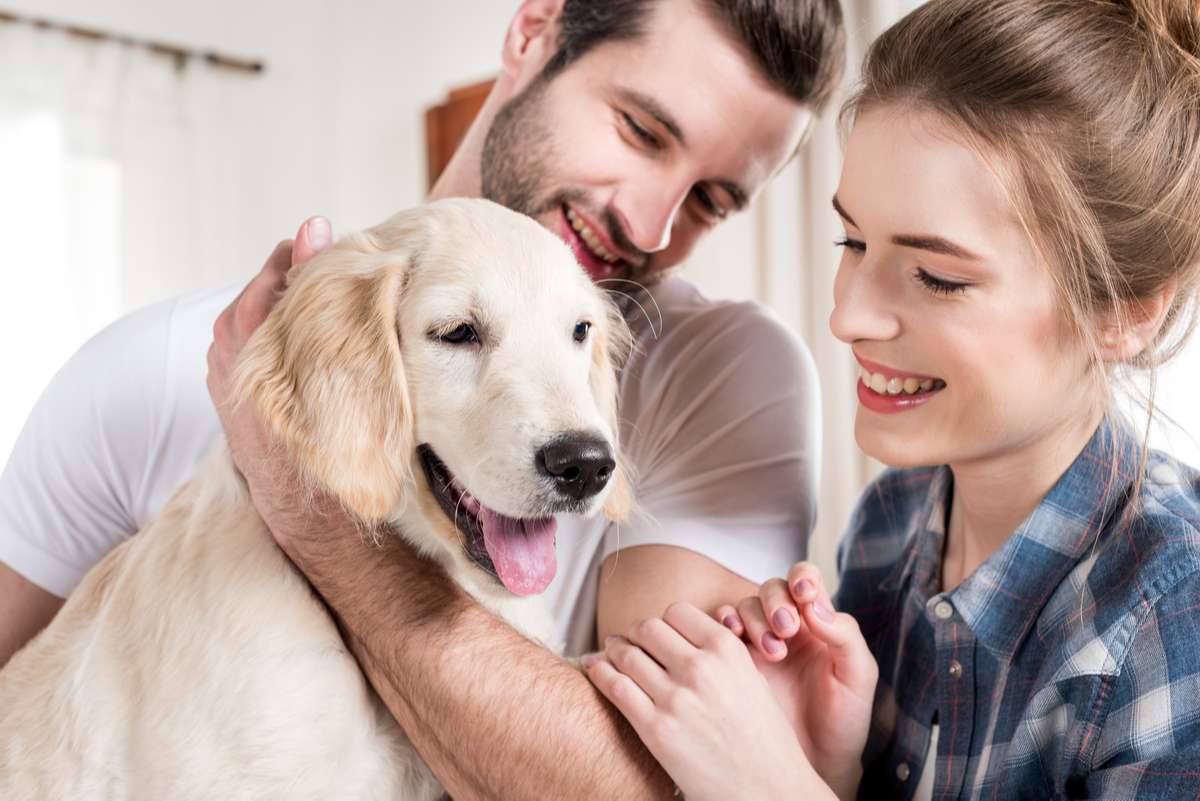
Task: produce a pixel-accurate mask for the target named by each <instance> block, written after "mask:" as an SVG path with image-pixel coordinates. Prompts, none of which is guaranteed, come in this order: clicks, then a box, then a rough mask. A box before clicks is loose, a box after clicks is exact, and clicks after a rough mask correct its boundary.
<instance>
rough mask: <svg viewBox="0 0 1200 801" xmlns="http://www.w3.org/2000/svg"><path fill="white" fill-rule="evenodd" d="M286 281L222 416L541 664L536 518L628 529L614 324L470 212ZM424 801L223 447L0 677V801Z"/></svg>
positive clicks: (543, 235) (415, 214) (587, 291)
mask: <svg viewBox="0 0 1200 801" xmlns="http://www.w3.org/2000/svg"><path fill="white" fill-rule="evenodd" d="M293 273H295V275H294V276H291V277H290V279H289V285H288V287H287V289H286V290H285V292H284V293H283V295H282V297H281V298H280V300H279V302H278V303H277V304H276V306H275V308H274V309H273V310H272V312H271V314H270V315H269V316H268V318H267V319H266V321H265V322H264V323H263V325H262V326H261V327H260V328H259V330H258V331H256V332H255V334H254V335H253V336H252V337H251V339H250V340H249V341H248V342H247V344H246V346H245V348H244V349H243V352H242V354H241V355H240V357H239V360H238V363H237V367H236V369H235V375H234V386H235V391H234V394H235V397H236V398H239V399H242V402H246V403H251V404H253V408H255V409H256V411H257V413H258V415H259V417H260V418H261V419H262V420H263V422H264V424H265V425H266V426H267V427H268V428H269V430H270V431H272V432H273V434H274V436H275V438H276V440H277V441H278V442H279V443H281V445H282V447H283V448H284V449H286V452H287V455H288V457H289V458H290V459H291V460H292V461H293V463H294V464H296V465H297V466H298V467H299V468H300V471H301V473H302V474H303V476H304V477H305V480H306V481H307V482H310V483H311V487H312V488H318V489H320V490H321V491H323V492H325V493H328V494H330V495H332V496H333V497H335V498H336V499H337V500H338V501H340V502H341V504H342V505H343V506H344V507H345V509H346V510H348V511H349V512H350V514H351V515H352V516H353V517H354V518H355V519H356V520H358V521H360V522H361V523H362V526H363V530H364V532H368V531H370V532H378V531H381V530H382V531H386V532H395V535H396V536H401V537H404V538H405V539H406V540H407V541H408V543H409V544H410V545H411V546H412V547H413V548H414V549H416V550H417V551H419V552H420V553H422V554H424V555H425V556H427V557H428V558H430V559H432V560H435V561H436V562H437V563H439V564H440V565H441V566H442V567H443V568H444V569H445V571H446V573H447V574H448V575H449V576H450V577H451V578H452V579H453V580H454V581H456V582H458V583H459V584H460V585H461V586H462V587H463V588H464V589H465V590H466V591H467V592H469V593H470V594H471V595H472V596H474V597H475V598H476V599H477V600H478V601H479V603H481V604H482V605H484V606H485V607H487V608H489V609H490V610H492V611H493V612H495V613H496V614H497V615H499V616H501V617H503V618H504V619H505V620H507V621H508V622H509V623H510V624H512V625H513V626H514V627H515V628H516V629H517V630H519V631H521V632H523V633H524V634H525V635H527V636H529V637H530V638H532V639H535V640H538V641H541V642H545V640H546V638H547V637H548V636H549V632H550V630H551V628H550V620H549V615H548V613H547V612H546V611H545V609H544V607H543V606H542V605H541V604H540V601H539V599H538V597H537V595H538V593H540V592H541V591H542V590H544V589H545V588H546V586H547V585H548V584H549V582H550V580H551V579H552V578H553V576H554V571H555V566H556V562H555V554H554V535H555V524H554V515H557V514H564V513H566V514H580V515H590V514H594V513H598V512H599V511H601V510H603V511H604V513H605V514H607V515H608V516H609V517H610V518H613V519H622V518H624V517H625V516H626V515H627V514H628V512H629V508H630V504H631V503H632V499H631V497H630V493H629V488H628V480H627V478H626V477H625V475H624V472H623V469H622V465H621V464H620V463H619V453H618V443H617V422H616V421H617V417H616V413H617V411H616V397H617V385H616V371H617V369H618V367H619V363H620V361H621V359H622V358H623V356H624V355H626V354H627V351H628V347H629V336H628V331H627V330H626V328H625V325H624V322H623V320H622V319H621V316H620V314H619V312H618V311H617V310H616V309H615V307H614V306H613V305H611V304H610V303H609V301H608V300H607V299H606V297H605V296H604V295H603V293H601V292H600V291H599V290H598V289H597V288H596V287H594V286H593V285H592V283H591V281H590V280H589V279H588V278H587V276H586V275H585V273H584V272H583V270H582V269H580V267H579V266H578V265H577V263H576V262H575V259H574V256H573V255H572V254H571V252H570V251H569V249H568V248H567V247H566V246H565V245H564V244H563V243H562V242H560V241H559V240H558V239H557V238H556V237H554V236H553V235H552V234H551V233H549V232H548V231H546V230H545V229H543V228H542V227H541V226H540V225H538V224H537V223H536V222H534V221H533V220H531V219H529V218H527V217H524V216H522V215H520V214H516V213H514V212H511V211H508V210H507V209H504V208H502V207H500V206H498V205H495V204H493V203H490V202H488V201H483V200H449V201H439V202H437V203H432V204H429V205H427V206H424V207H419V208H417V209H415V210H410V211H406V212H401V213H400V214H397V215H396V216H394V217H392V218H391V219H390V220H388V221H387V222H385V223H383V224H382V225H380V226H377V227H375V228H373V229H370V230H368V231H366V232H363V233H359V234H354V235H351V236H349V237H346V238H344V239H342V240H340V241H339V242H337V243H335V244H334V245H333V246H332V247H330V248H329V249H328V250H327V251H325V252H324V253H322V254H321V255H319V256H317V257H316V258H315V259H314V260H313V261H311V262H310V263H309V264H307V265H305V266H303V267H301V268H298V269H297V270H294V271H293ZM388 535H390V534H388ZM313 721H320V723H319V724H314V723H313ZM442 793H443V791H442V789H441V787H440V786H439V785H438V783H437V781H436V779H435V778H434V776H433V775H432V773H431V772H430V770H429V769H428V768H427V767H426V766H425V765H424V764H423V763H422V762H421V760H420V757H419V756H418V755H417V753H416V751H415V750H414V749H413V748H412V746H411V745H410V744H409V742H408V741H407V739H406V738H405V736H404V734H403V732H402V731H401V730H400V728H399V726H398V725H397V724H396V723H395V721H394V720H393V719H392V717H391V715H390V714H389V713H388V712H387V710H386V708H384V707H383V705H382V703H381V702H380V701H379V699H378V697H377V696H375V694H374V692H373V691H372V690H371V689H370V687H369V685H368V684H367V682H366V680H365V679H364V677H363V675H362V673H361V671H360V670H359V668H358V666H357V664H356V663H355V661H354V659H353V657H352V656H351V655H350V654H349V653H348V652H347V650H346V648H345V646H344V645H343V642H342V639H341V637H340V635H339V633H338V629H337V627H336V625H335V623H334V621H333V620H332V619H331V617H330V615H329V613H328V611H327V610H326V609H325V607H324V606H323V605H322V604H321V602H320V601H319V600H318V599H317V598H316V597H315V596H314V594H313V593H312V591H311V589H310V588H309V586H308V584H307V582H306V581H305V579H304V578H303V577H302V576H301V575H300V574H299V573H298V572H297V571H296V569H295V568H294V567H293V566H292V565H291V563H290V562H289V561H288V559H287V557H286V556H285V555H284V554H283V552H282V551H280V550H279V548H278V546H276V544H275V542H274V541H273V539H272V537H271V535H270V533H269V531H268V530H267V528H266V526H265V524H264V523H263V521H262V519H261V518H260V517H259V515H258V513H257V512H256V511H255V509H254V506H253V505H252V504H251V502H250V497H249V494H248V491H247V488H246V485H245V482H244V480H243V479H242V478H241V476H240V474H239V473H238V472H237V470H236V468H235V466H234V464H233V462H232V460H231V458H230V455H229V451H228V448H227V447H226V445H225V443H224V441H223V440H222V441H221V442H220V443H218V444H217V446H216V447H215V448H214V450H213V452H212V454H211V455H210V456H209V457H208V458H207V460H206V461H205V462H204V463H203V465H202V467H201V469H200V470H199V472H198V474H197V475H196V477H195V478H193V479H192V480H191V481H189V482H188V483H187V484H185V485H183V487H181V488H180V489H179V490H178V491H177V493H176V494H175V495H174V496H173V497H172V498H171V500H170V501H168V503H167V504H166V506H165V507H164V508H163V509H162V511H161V513H160V514H159V515H158V517H157V518H156V519H155V520H154V521H153V522H152V523H151V524H150V525H149V526H147V527H146V529H144V530H143V531H141V532H139V533H138V534H137V535H136V536H134V537H132V538H131V539H130V540H128V541H127V542H125V543H124V544H122V545H121V546H120V547H119V548H117V549H116V550H114V551H113V552H112V553H111V554H110V555H109V556H108V557H107V558H105V559H104V560H103V561H102V562H101V563H100V564H99V565H97V566H96V567H95V568H94V569H93V570H92V571H91V572H90V573H88V574H87V576H86V577H85V578H84V580H83V582H82V583H81V584H80V586H79V587H78V589H76V590H75V592H73V593H72V594H71V596H70V598H69V599H68V600H67V603H66V605H65V606H64V607H63V609H62V610H61V611H60V612H59V613H58V615H57V617H56V618H55V619H54V621H53V622H52V623H51V625H50V626H49V627H48V628H47V629H46V630H45V631H44V632H42V633H41V634H40V635H39V636H38V637H36V638H35V639H34V640H33V641H32V642H31V643H29V644H28V645H27V646H26V647H25V648H24V649H23V650H22V651H20V652H19V653H18V654H17V655H16V656H14V657H13V659H12V660H11V661H10V663H9V665H8V666H7V667H6V668H5V669H4V670H3V672H0V798H4V799H11V800H12V801H17V800H18V799H21V800H22V801H24V799H34V798H37V799H42V798H46V799H68V798H70V799H101V798H109V799H197V800H199V799H221V800H222V801H230V800H231V799H262V798H288V799H298V800H299V799H314V801H315V799H329V798H355V799H388V800H389V801H396V799H403V800H404V801H417V800H418V799H420V800H422V801H423V800H424V799H431V800H432V799H436V798H439V797H441V795H442Z"/></svg>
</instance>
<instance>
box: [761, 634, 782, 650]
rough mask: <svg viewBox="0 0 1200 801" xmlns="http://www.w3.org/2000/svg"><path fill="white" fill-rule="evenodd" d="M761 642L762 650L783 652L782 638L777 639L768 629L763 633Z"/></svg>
mask: <svg viewBox="0 0 1200 801" xmlns="http://www.w3.org/2000/svg"><path fill="white" fill-rule="evenodd" d="M762 643H763V650H764V651H766V652H767V653H768V654H778V653H782V652H783V640H781V639H779V638H778V637H776V636H775V635H774V634H772V633H771V632H769V631H768V632H767V633H766V634H764V635H763V639H762Z"/></svg>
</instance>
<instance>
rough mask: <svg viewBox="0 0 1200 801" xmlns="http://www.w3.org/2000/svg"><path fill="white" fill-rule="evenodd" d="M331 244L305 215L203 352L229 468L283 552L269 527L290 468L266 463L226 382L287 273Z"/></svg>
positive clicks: (254, 428) (256, 433)
mask: <svg viewBox="0 0 1200 801" xmlns="http://www.w3.org/2000/svg"><path fill="white" fill-rule="evenodd" d="M332 241H333V236H332V231H331V229H330V225H329V220H327V219H325V218H324V217H311V218H309V219H308V220H307V221H305V223H304V224H303V225H301V226H300V230H299V232H297V234H296V239H295V241H294V242H293V241H292V240H290V239H285V240H283V241H282V242H280V243H279V244H278V245H276V246H275V251H274V252H273V253H272V254H271V255H270V257H269V258H268V259H267V261H266V263H265V264H264V265H263V267H262V270H261V271H259V273H258V275H256V276H254V278H253V279H252V280H251V281H250V283H249V284H247V285H246V288H245V289H243V290H242V292H241V294H239V295H238V296H237V298H235V299H234V301H233V303H231V304H229V306H228V307H226V309H225V310H224V311H223V312H221V315H220V316H219V317H218V318H217V322H216V323H215V324H214V325H213V343H212V345H211V346H210V347H209V349H208V393H209V395H210V396H211V397H212V400H213V404H214V405H215V406H216V408H217V414H218V416H219V417H220V418H221V426H222V428H224V429H225V437H226V439H227V440H228V442H229V450H230V453H231V454H232V455H233V461H234V464H236V465H237V467H238V469H239V470H240V471H241V472H242V475H243V476H244V477H245V478H246V483H247V485H248V486H249V488H250V496H251V498H253V500H254V504H255V507H256V508H257V509H258V510H259V513H260V514H261V515H262V516H263V519H264V520H266V522H267V526H268V528H270V529H271V532H272V534H274V535H275V538H276V540H279V541H280V542H279V544H280V546H281V547H283V548H284V550H285V551H288V548H287V545H288V543H287V542H286V541H283V539H282V537H284V536H286V533H287V531H288V527H287V526H281V525H275V523H276V522H277V520H278V515H279V512H280V510H283V509H289V508H293V505H292V504H290V503H288V502H287V500H286V498H285V497H284V496H286V495H287V494H288V493H289V491H290V490H291V488H294V487H295V486H296V485H297V484H296V482H295V481H294V480H291V479H294V478H295V477H296V476H295V469H294V467H292V466H291V465H289V464H282V465H281V464H280V463H279V460H270V458H269V456H270V454H271V453H272V452H273V449H272V447H271V438H270V435H269V433H268V432H267V431H265V430H264V429H263V427H262V425H261V423H260V421H259V420H258V417H257V416H256V415H255V413H254V411H253V410H252V409H250V408H245V407H242V408H233V407H232V406H231V404H230V403H229V383H230V381H231V379H232V376H233V367H234V364H235V363H236V362H237V358H238V354H240V353H241V351H242V347H243V346H245V344H246V341H247V340H249V339H250V336H251V335H252V334H253V333H254V331H255V330H256V329H257V328H258V327H259V326H260V325H262V323H263V321H264V320H266V319H267V315H268V314H269V313H270V312H271V309H272V308H273V307H274V305H275V302H276V301H277V300H278V299H279V295H280V293H281V292H282V291H283V289H284V287H285V286H286V284H287V274H288V271H289V270H291V269H292V268H293V267H298V266H299V265H301V264H304V263H305V262H307V261H308V260H309V259H311V258H312V257H313V256H315V255H317V254H318V253H320V252H321V251H322V250H324V249H325V248H327V247H329V245H330V244H331V243H332Z"/></svg>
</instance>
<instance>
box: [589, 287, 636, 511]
mask: <svg viewBox="0 0 1200 801" xmlns="http://www.w3.org/2000/svg"><path fill="white" fill-rule="evenodd" d="M604 308H605V319H604V320H603V321H601V322H600V324H599V325H597V326H596V336H595V338H594V339H593V341H592V367H591V374H590V376H589V379H590V382H591V385H592V394H593V395H594V396H595V398H596V403H597V405H598V406H599V408H600V413H601V414H603V415H604V419H605V420H606V421H607V422H608V425H609V430H610V431H612V438H613V448H614V450H615V454H614V457H615V459H616V462H617V467H616V469H615V470H614V471H613V474H612V478H611V479H609V481H610V482H611V483H612V487H611V488H610V489H609V491H608V498H607V499H606V500H605V502H604V516H605V517H607V518H608V519H609V520H612V521H614V522H618V523H623V522H625V521H626V520H628V519H629V515H630V513H631V512H632V510H633V489H632V487H631V486H630V476H629V468H628V466H627V465H626V463H625V459H624V457H623V456H622V454H621V447H620V435H621V420H620V417H619V416H618V414H617V395H618V392H617V390H618V383H617V376H618V374H619V372H620V370H621V368H622V367H623V366H624V364H625V361H626V360H627V359H628V358H629V354H630V351H631V348H632V347H633V336H632V334H630V332H629V326H628V325H627V324H626V323H625V317H624V316H623V315H622V314H621V310H620V309H618V308H617V306H616V304H615V303H612V302H611V301H609V300H605V302H604Z"/></svg>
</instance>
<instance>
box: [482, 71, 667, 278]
mask: <svg viewBox="0 0 1200 801" xmlns="http://www.w3.org/2000/svg"><path fill="white" fill-rule="evenodd" d="M551 80H552V79H551V78H546V77H544V76H541V75H539V76H538V77H537V78H535V79H534V81H533V83H531V84H530V85H529V86H527V87H526V88H525V89H524V91H522V92H521V93H520V94H518V95H517V96H516V97H514V98H512V99H511V100H509V101H508V103H506V104H505V106H504V108H502V109H500V111H499V112H498V113H497V114H496V118H495V119H494V120H493V121H492V126H491V128H489V129H488V132H487V136H486V137H485V138H484V141H483V156H482V162H481V164H480V169H479V172H480V178H481V186H480V189H481V194H482V195H483V197H485V198H486V199H488V200H491V201H493V202H495V203H499V204H500V205H502V206H506V207H508V208H510V209H512V210H513V211H518V212H520V213H522V214H525V215H527V216H529V217H532V218H534V219H535V220H539V221H542V220H543V218H544V217H545V216H546V215H548V214H552V213H557V212H558V211H559V209H561V208H562V207H563V206H566V205H571V206H575V207H577V208H580V209H587V210H589V211H590V212H591V213H592V216H593V218H594V219H595V221H596V223H597V224H599V225H603V226H604V228H605V229H606V233H607V234H608V236H609V238H610V239H611V241H612V242H613V243H614V244H615V245H616V246H617V247H618V248H620V249H621V250H622V251H623V252H625V253H627V254H630V255H632V256H634V257H635V258H636V259H637V262H636V263H637V264H638V265H640V268H639V267H635V266H634V264H631V263H629V262H628V261H625V260H622V266H623V270H622V273H624V277H625V278H637V279H639V280H641V281H645V282H648V281H649V280H650V276H652V275H653V274H654V269H653V266H652V262H653V260H652V259H650V258H648V257H647V256H648V254H647V255H643V254H642V253H641V251H640V250H639V249H638V247H637V246H636V245H634V244H633V243H632V242H630V241H629V238H628V236H626V234H625V232H624V230H623V229H622V227H621V226H620V224H619V223H618V222H617V219H616V215H614V214H613V213H612V211H611V210H609V209H606V208H602V209H597V208H594V207H592V206H591V204H590V202H589V198H588V196H587V193H586V192H585V191H583V190H582V189H569V188H558V189H551V188H550V182H551V179H550V178H549V177H548V175H549V172H550V170H551V168H552V167H553V165H556V164H561V163H562V161H561V154H560V152H559V150H558V146H557V142H556V140H555V138H554V134H553V130H552V126H551V125H550V124H549V122H548V117H549V115H548V114H547V113H546V111H545V107H544V100H545V94H546V90H547V89H548V88H549V86H550V82H551ZM638 273H641V275H640V276H639V275H638Z"/></svg>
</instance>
